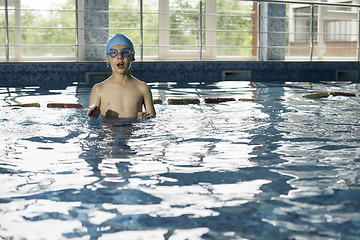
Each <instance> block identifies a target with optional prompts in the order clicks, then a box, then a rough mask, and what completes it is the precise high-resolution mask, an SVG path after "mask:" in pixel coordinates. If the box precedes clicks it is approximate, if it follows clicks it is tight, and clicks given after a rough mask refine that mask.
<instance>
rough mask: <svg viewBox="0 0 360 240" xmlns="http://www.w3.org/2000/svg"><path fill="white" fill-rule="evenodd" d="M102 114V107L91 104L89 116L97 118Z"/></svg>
mask: <svg viewBox="0 0 360 240" xmlns="http://www.w3.org/2000/svg"><path fill="white" fill-rule="evenodd" d="M99 115H100V108H99V107H98V106H96V105H91V106H90V107H89V108H88V110H87V116H88V117H89V118H97V117H98V116H99Z"/></svg>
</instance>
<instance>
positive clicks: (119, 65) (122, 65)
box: [116, 62, 124, 68]
mask: <svg viewBox="0 0 360 240" xmlns="http://www.w3.org/2000/svg"><path fill="white" fill-rule="evenodd" d="M116 66H118V67H119V68H123V67H124V64H123V63H121V62H120V63H118V64H117V65H116Z"/></svg>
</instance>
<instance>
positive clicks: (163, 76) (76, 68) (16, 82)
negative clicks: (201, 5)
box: [0, 61, 360, 88]
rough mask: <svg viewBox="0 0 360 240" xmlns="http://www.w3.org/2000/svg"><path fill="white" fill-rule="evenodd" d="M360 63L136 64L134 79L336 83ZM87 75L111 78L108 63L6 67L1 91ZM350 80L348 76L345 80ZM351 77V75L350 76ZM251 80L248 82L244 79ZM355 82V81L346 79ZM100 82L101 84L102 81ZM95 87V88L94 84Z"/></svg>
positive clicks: (0, 67)
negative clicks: (238, 75)
mask: <svg viewBox="0 0 360 240" xmlns="http://www.w3.org/2000/svg"><path fill="white" fill-rule="evenodd" d="M359 67H360V63H359V62H275V61H274V62H268V61H267V62H200V61H198V62H134V63H133V66H132V70H133V75H134V76H136V77H138V78H139V79H141V80H143V81H145V82H177V83H179V84H182V83H187V82H216V81H220V80H222V72H223V70H251V78H250V79H249V80H252V81H262V82H283V81H293V82H299V81H307V82H319V81H335V80H336V73H337V70H354V71H355V72H356V77H355V79H354V76H353V74H352V77H351V78H353V79H352V80H353V81H355V82H357V81H358V74H357V71H358V70H357V69H359ZM87 72H102V73H103V72H105V73H108V74H111V71H110V69H109V68H107V67H106V63H105V62H96V63H2V64H0V87H24V86H41V87H44V88H62V87H66V86H68V85H71V84H73V83H74V82H86V75H87ZM344 75H345V77H346V75H347V74H343V75H342V76H344ZM350 75H351V74H350ZM243 80H247V79H243ZM343 80H351V79H343ZM99 81H100V80H99ZM91 84H94V82H92V83H91Z"/></svg>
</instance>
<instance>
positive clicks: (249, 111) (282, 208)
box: [0, 81, 360, 240]
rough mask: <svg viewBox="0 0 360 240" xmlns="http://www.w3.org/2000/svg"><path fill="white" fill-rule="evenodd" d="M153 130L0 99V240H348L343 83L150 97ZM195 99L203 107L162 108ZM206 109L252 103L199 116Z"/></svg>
mask: <svg viewBox="0 0 360 240" xmlns="http://www.w3.org/2000/svg"><path fill="white" fill-rule="evenodd" d="M151 88H152V90H153V95H154V98H160V99H162V100H163V101H164V103H163V104H158V105H155V107H156V111H157V117H156V118H154V119H150V120H142V121H140V120H133V121H123V120H113V119H97V120H89V119H87V117H85V113H86V109H50V108H46V104H47V103H49V102H66V103H76V102H80V103H82V104H83V105H84V106H87V105H88V100H89V99H88V98H89V92H90V88H88V87H81V86H70V87H68V88H67V89H65V90H53V91H47V90H43V89H41V88H36V87H35V88H25V89H12V88H9V89H6V88H1V89H0V105H2V106H3V105H8V104H14V103H30V102H38V103H40V104H41V107H40V108H14V107H0V131H1V135H0V136H1V137H0V183H1V188H0V216H1V217H0V238H2V239H24V238H25V239H171V240H173V239H358V238H360V201H359V199H360V189H359V188H360V177H359V176H360V175H359V173H360V146H359V142H360V121H359V114H360V97H344V96H336V97H333V96H330V97H328V98H323V99H306V98H303V97H302V96H303V95H305V94H309V93H314V92H322V91H328V92H331V91H343V92H353V93H358V86H357V84H353V83H342V84H340V83H318V84H314V83H282V84H275V83H274V84H265V83H251V84H250V83H249V82H236V81H228V82H218V83H213V84H204V83H190V84H188V85H184V86H177V85H176V84H174V83H153V84H151ZM185 97H186V98H187V97H196V98H199V99H201V103H200V104H193V105H169V104H167V103H166V100H167V99H169V98H185ZM207 97H234V98H235V99H238V98H259V99H264V100H265V101H259V102H239V101H235V102H226V103H220V104H206V103H204V101H203V100H204V99H205V98H207Z"/></svg>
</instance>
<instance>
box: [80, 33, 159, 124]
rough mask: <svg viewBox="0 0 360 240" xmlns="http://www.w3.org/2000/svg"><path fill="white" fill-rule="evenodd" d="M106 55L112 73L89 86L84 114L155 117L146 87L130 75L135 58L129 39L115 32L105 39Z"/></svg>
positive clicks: (149, 91) (95, 116) (150, 95)
mask: <svg viewBox="0 0 360 240" xmlns="http://www.w3.org/2000/svg"><path fill="white" fill-rule="evenodd" d="M106 55H107V62H108V64H109V63H110V65H111V68H112V75H111V76H110V77H109V78H108V79H106V80H104V81H103V82H100V83H97V84H96V85H94V87H93V88H92V90H91V94H90V106H89V108H88V111H87V115H88V116H89V117H90V118H97V117H98V116H99V115H102V116H105V117H117V118H136V117H138V118H139V119H147V118H152V117H155V115H156V112H155V108H154V103H153V99H152V94H151V90H150V87H149V86H148V85H147V84H146V83H144V82H142V81H140V80H138V79H136V78H135V77H134V76H132V75H131V64H132V62H133V61H135V52H134V45H133V43H132V41H131V40H130V39H129V38H128V37H127V36H125V35H123V34H116V35H115V36H113V37H112V38H110V39H109V41H108V42H107V46H106ZM143 107H144V109H145V111H143Z"/></svg>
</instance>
